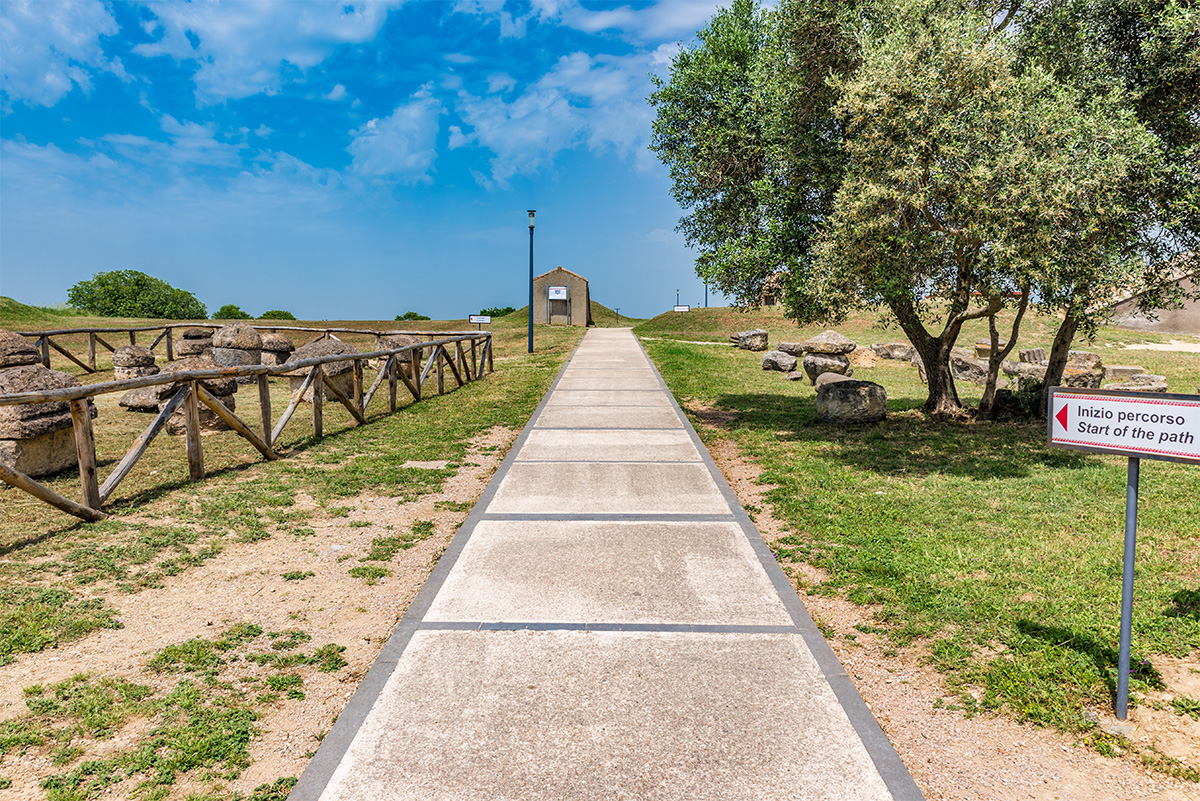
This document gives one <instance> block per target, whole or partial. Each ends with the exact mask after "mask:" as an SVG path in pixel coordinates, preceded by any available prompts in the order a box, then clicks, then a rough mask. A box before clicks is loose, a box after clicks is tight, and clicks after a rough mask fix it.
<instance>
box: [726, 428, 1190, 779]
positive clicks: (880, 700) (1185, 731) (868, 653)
mask: <svg viewBox="0 0 1200 801" xmlns="http://www.w3.org/2000/svg"><path fill="white" fill-rule="evenodd" d="M710 452H711V453H712V455H713V458H714V459H715V460H716V462H717V465H718V466H719V467H720V468H721V472H722V473H723V474H724V475H725V478H726V479H727V480H728V481H729V483H730V484H731V485H732V487H733V490H734V492H735V493H736V494H737V496H738V499H739V500H740V501H741V502H742V504H743V505H744V506H745V505H750V506H752V507H755V508H757V509H759V510H761V511H758V512H756V513H755V515H754V522H755V525H756V526H757V527H758V530H759V531H760V532H761V533H762V535H763V537H764V539H766V540H767V542H772V541H774V540H775V539H778V538H779V537H781V536H784V531H783V528H782V526H781V525H780V523H779V522H778V521H776V520H775V519H774V518H772V517H771V513H770V508H771V507H770V504H769V503H768V502H767V501H766V500H765V499H764V497H763V496H764V494H765V493H766V492H767V491H768V490H769V489H770V487H769V486H766V485H763V484H758V483H756V481H757V479H758V476H759V473H760V470H759V468H758V467H757V465H755V464H754V463H752V462H750V461H748V460H745V459H742V458H741V457H740V456H739V455H738V453H737V450H736V447H735V446H734V445H733V444H732V443H730V442H729V441H727V440H719V441H718V443H717V444H716V445H713V446H710ZM798 569H799V570H801V571H802V572H803V575H802V578H804V579H805V583H814V582H817V581H820V580H821V579H822V578H823V577H822V576H821V575H820V573H819V571H818V570H817V569H815V568H812V567H808V566H801V567H799V568H798ZM794 583H795V582H794ZM800 595H801V597H802V598H803V599H804V604H805V606H806V607H808V610H809V613H810V614H812V616H813V617H814V618H815V619H817V620H818V621H820V622H821V623H822V624H824V625H825V626H826V627H828V630H832V631H833V632H835V633H836V634H837V635H839V636H836V637H834V638H833V639H832V640H831V642H830V645H831V646H832V647H833V650H834V652H835V653H836V654H837V657H838V659H839V660H840V661H841V663H842V665H843V666H844V667H845V668H846V671H847V672H848V673H849V674H850V677H851V678H852V679H853V680H854V683H855V685H856V686H857V687H858V691H859V693H860V694H861V695H862V697H863V700H865V701H866V702H867V706H869V707H870V708H871V711H872V712H874V714H875V717H876V719H877V720H878V721H879V724H880V725H881V726H882V727H883V730H884V731H885V732H886V733H887V735H888V739H890V740H891V742H892V745H893V746H895V748H896V751H897V753H898V754H899V755H900V758H901V759H902V760H903V761H904V764H905V766H907V768H908V770H909V773H911V774H912V776H913V779H915V780H916V782H917V785H918V786H919V787H920V788H921V790H922V792H924V794H925V797H926V798H927V799H929V801H1016V800H1017V799H1035V800H1036V801H1098V799H1105V800H1106V801H1142V799H1164V801H1167V800H1169V801H1200V785H1197V784H1195V783H1192V782H1186V781H1180V780H1177V779H1173V778H1171V777H1169V776H1166V775H1164V774H1162V773H1158V772H1153V771H1150V770H1148V769H1146V768H1144V767H1143V766H1142V764H1141V762H1140V761H1139V760H1138V759H1137V757H1136V756H1125V757H1105V756H1101V755H1099V754H1098V753H1096V752H1095V751H1094V750H1092V749H1091V748H1088V747H1086V746H1084V745H1080V744H1079V743H1078V742H1077V741H1076V739H1075V738H1073V737H1070V736H1064V735H1062V734H1059V733H1057V732H1054V731H1051V730H1048V729H1041V728H1037V727H1034V726H1031V725H1027V724H1022V723H1017V722H1015V721H1013V720H1010V719H1008V718H1003V717H999V716H995V715H987V714H981V715H976V716H975V717H973V718H970V719H968V718H966V717H964V716H963V715H962V713H960V712H956V711H951V710H948V709H944V708H937V707H935V706H934V704H935V703H936V702H938V701H939V699H945V700H946V701H950V700H951V697H950V695H949V693H948V692H947V691H946V689H945V687H944V685H943V682H942V680H941V677H940V676H939V675H938V674H937V673H936V672H935V671H934V670H933V669H932V668H931V667H929V666H928V664H926V662H925V658H924V657H925V654H924V653H923V651H922V649H921V647H920V646H914V647H910V648H905V649H902V650H900V651H899V652H898V653H896V654H895V655H894V656H888V655H887V653H885V652H888V653H892V652H893V647H892V646H891V645H890V644H889V643H888V642H887V641H882V642H881V641H880V639H879V638H878V637H877V636H876V635H874V634H864V633H863V632H862V631H861V630H859V629H855V628H854V627H855V625H858V624H864V627H865V628H870V627H871V626H872V625H873V621H872V619H871V611H870V609H868V608H865V607H862V606H857V605H855V604H852V603H849V602H847V601H843V600H839V599H835V598H827V597H823V596H818V595H809V594H806V593H805V592H804V591H803V590H801V591H800ZM847 634H852V635H854V636H855V639H854V640H848V639H846V637H845V635H847ZM1155 664H1156V666H1159V667H1160V669H1161V670H1162V674H1163V679H1164V682H1165V683H1166V685H1167V690H1168V691H1169V692H1164V693H1161V694H1159V695H1161V696H1162V699H1165V698H1168V697H1171V696H1172V695H1178V694H1181V693H1187V694H1189V695H1192V696H1193V697H1195V694H1196V693H1197V691H1198V690H1200V673H1197V672H1195V670H1193V668H1196V667H1200V665H1198V664H1197V662H1196V660H1194V659H1193V660H1190V661H1185V660H1167V659H1160V658H1158V659H1156V660H1155ZM1148 700H1156V698H1155V697H1150V698H1149V699H1148ZM1159 700H1161V699H1159ZM1101 722H1104V723H1109V724H1114V723H1116V720H1115V719H1114V718H1112V716H1111V715H1108V716H1107V718H1106V717H1105V716H1101ZM1126 723H1127V724H1129V725H1130V726H1131V731H1130V734H1129V739H1130V740H1131V741H1132V742H1133V743H1135V744H1136V745H1139V746H1142V747H1145V746H1148V745H1153V746H1154V747H1157V748H1158V749H1160V750H1161V751H1162V752H1163V753H1165V754H1166V755H1167V756H1172V757H1175V758H1176V759H1179V760H1181V761H1183V762H1184V763H1186V764H1188V765H1197V764H1200V723H1198V722H1196V721H1194V720H1192V719H1191V718H1189V717H1182V716H1179V715H1176V714H1174V712H1172V711H1169V710H1168V711H1163V712H1159V711H1155V710H1153V709H1151V708H1149V707H1148V706H1142V707H1139V708H1137V709H1132V710H1130V712H1129V717H1128V720H1127V721H1126Z"/></svg>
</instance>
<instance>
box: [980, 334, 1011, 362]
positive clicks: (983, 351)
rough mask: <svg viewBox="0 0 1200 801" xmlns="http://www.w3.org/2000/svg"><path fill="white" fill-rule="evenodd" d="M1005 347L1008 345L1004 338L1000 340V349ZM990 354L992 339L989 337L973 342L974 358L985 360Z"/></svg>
mask: <svg viewBox="0 0 1200 801" xmlns="http://www.w3.org/2000/svg"><path fill="white" fill-rule="evenodd" d="M1006 347H1008V343H1007V342H1005V341H1004V340H1000V350H1004V349H1005V348H1006ZM991 355H992V341H991V340H990V339H984V340H980V341H979V342H976V343H975V358H976V359H983V360H984V361H987V360H988V357H990V356H991Z"/></svg>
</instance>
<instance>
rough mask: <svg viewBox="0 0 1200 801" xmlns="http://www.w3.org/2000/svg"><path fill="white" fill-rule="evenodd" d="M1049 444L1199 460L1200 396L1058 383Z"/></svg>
mask: <svg viewBox="0 0 1200 801" xmlns="http://www.w3.org/2000/svg"><path fill="white" fill-rule="evenodd" d="M1049 411H1050V419H1049V420H1048V421H1047V424H1048V426H1049V430H1048V431H1047V435H1048V437H1049V444H1050V447H1052V448H1072V449H1075V450H1081V451H1094V452H1098V453H1115V454H1119V455H1121V456H1135V457H1141V458H1145V459H1165V460H1167V461H1172V462H1190V463H1193V464H1200V396H1197V395H1167V394H1159V393H1154V392H1115V391H1108V390H1080V391H1072V390H1069V389H1063V388H1062V387H1056V388H1054V389H1053V390H1052V391H1051V395H1050V410H1049Z"/></svg>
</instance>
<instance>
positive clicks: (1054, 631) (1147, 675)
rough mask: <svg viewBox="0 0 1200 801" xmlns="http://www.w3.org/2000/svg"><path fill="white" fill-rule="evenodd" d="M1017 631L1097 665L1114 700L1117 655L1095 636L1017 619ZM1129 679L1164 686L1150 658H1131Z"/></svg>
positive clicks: (1115, 697) (1152, 686)
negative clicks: (1073, 652) (1080, 656)
mask: <svg viewBox="0 0 1200 801" xmlns="http://www.w3.org/2000/svg"><path fill="white" fill-rule="evenodd" d="M1016 625H1017V630H1018V631H1020V632H1021V633H1022V634H1024V635H1025V636H1026V637H1029V638H1031V639H1034V640H1039V641H1041V642H1044V643H1046V644H1047V645H1050V646H1052V647H1057V648H1068V649H1070V650H1072V651H1075V652H1076V653H1078V654H1082V655H1083V656H1084V657H1086V658H1087V659H1088V660H1090V661H1091V662H1092V664H1093V665H1095V666H1096V672H1097V673H1098V674H1099V675H1100V677H1101V678H1102V679H1103V681H1104V684H1105V686H1106V687H1107V688H1108V694H1109V697H1110V698H1111V699H1112V701H1113V702H1114V703H1115V702H1116V700H1117V661H1118V658H1119V653H1118V650H1117V649H1116V648H1113V647H1112V646H1111V645H1105V644H1102V643H1100V642H1099V641H1098V640H1096V639H1095V638H1094V637H1091V636H1089V635H1086V634H1080V633H1079V632H1076V631H1072V630H1071V629H1066V628H1063V627H1062V626H1046V625H1043V624H1041V623H1035V622H1034V621H1032V620H1025V619H1020V620H1018V621H1017V623H1016ZM1129 678H1130V680H1131V681H1141V682H1144V683H1145V684H1146V685H1148V686H1149V687H1151V688H1153V689H1156V690H1161V689H1163V688H1164V687H1166V684H1165V683H1164V682H1163V677H1162V673H1160V672H1159V670H1158V668H1156V667H1154V664H1153V663H1152V662H1151V661H1150V660H1149V659H1137V658H1134V657H1131V658H1130V663H1129Z"/></svg>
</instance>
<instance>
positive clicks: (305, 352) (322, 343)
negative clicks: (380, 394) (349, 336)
mask: <svg viewBox="0 0 1200 801" xmlns="http://www.w3.org/2000/svg"><path fill="white" fill-rule="evenodd" d="M359 352H360V351H359V350H358V349H357V348H355V347H354V346H352V345H347V344H346V343H345V342H342V341H341V340H340V339H332V338H330V339H314V340H313V341H312V342H309V343H308V344H307V345H304V346H302V347H300V348H297V349H296V352H295V353H293V354H292V355H291V357H290V358H289V359H288V360H287V361H286V362H284V364H288V363H290V362H298V361H300V360H301V359H315V358H318V357H320V356H336V355H341V354H355V353H359ZM321 368H322V370H323V371H324V373H325V375H327V376H329V378H330V379H331V380H332V381H333V385H334V386H336V387H337V388H338V390H339V391H340V392H341V393H342V394H343V395H345V396H346V397H352V396H353V394H354V373H353V370H354V363H353V361H351V360H350V359H346V360H344V361H337V362H329V363H327V364H324V365H322V366H321ZM309 370H310V368H301V369H299V370H294V371H292V372H290V373H285V375H287V376H288V378H289V379H290V380H291V389H292V392H293V393H295V392H296V391H297V390H299V389H300V385H301V384H303V383H304V379H305V378H306V377H307V376H308V373H309ZM320 390H321V393H322V395H321V397H322V398H324V397H327V396H328V393H327V392H326V391H325V386H324V384H322V385H321V387H320ZM312 399H313V387H312V385H309V387H308V389H306V390H305V391H304V397H302V398H301V400H302V401H304V402H306V403H312Z"/></svg>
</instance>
